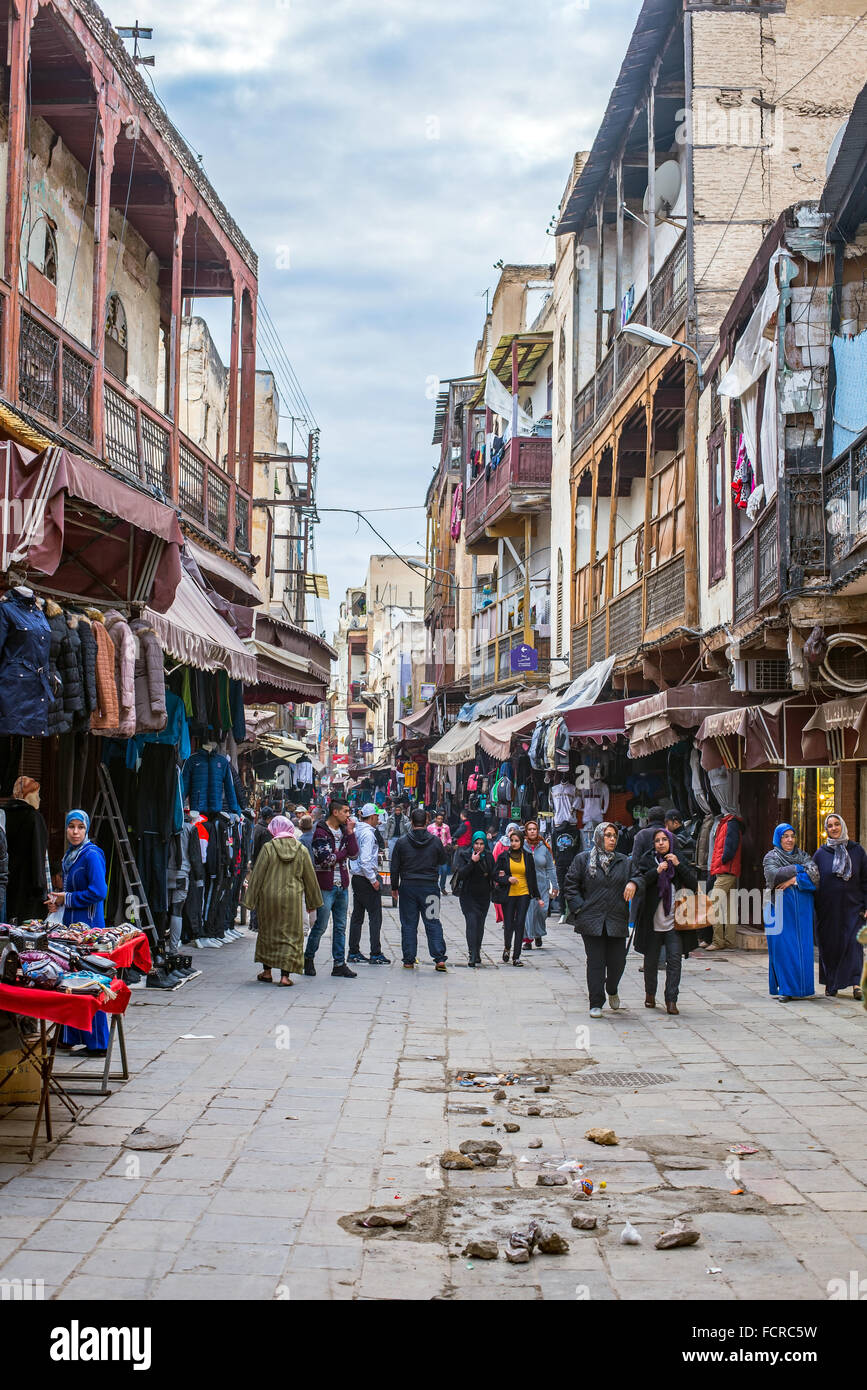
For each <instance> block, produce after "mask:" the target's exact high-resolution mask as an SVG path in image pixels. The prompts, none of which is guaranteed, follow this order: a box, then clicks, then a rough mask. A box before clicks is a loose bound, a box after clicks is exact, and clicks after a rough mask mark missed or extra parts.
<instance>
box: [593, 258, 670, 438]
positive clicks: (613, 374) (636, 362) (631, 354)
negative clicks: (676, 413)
mask: <svg viewBox="0 0 867 1390" xmlns="http://www.w3.org/2000/svg"><path fill="white" fill-rule="evenodd" d="M686 291H687V284H686V239H685V237H681V239H680V241H679V242H678V243H677V245H676V246H675V248H674V250H673V251H672V252H671V254H670V255H669V256H668V258H667V259H666V261H665V263H664V264H663V266H662V268H661V269H660V271H659V273H658V274H657V275H656V276H655V277H654V279H653V282H652V284H651V287H650V308H648V296H647V295H646V294H644V295H642V297H641V299H639V301H638V303H637V304H636V305H635V308H634V309H633V311H632V314H631V315H630V318H631V319H632V321H633V322H635V323H646V324H651V325H652V327H653V328H658V329H659V330H660V332H663V333H671V332H672V330H674V329H676V328H677V321H678V319H680V318H682V316H683V313H684V310H685V305H686ZM650 351H651V347H650V344H649V343H638V342H631V341H630V339H629V338H625V337H623V335H622V334H618V336H617V337H616V338H615V340H614V342H613V343H612V345H611V347H610V348H609V349H608V352H607V353H606V354H605V356H604V357H603V359H602V361H601V362H600V364H599V367H598V368H597V370H596V372H595V373H594V375H593V376H592V377H591V378H590V380H589V381H588V382H586V383H585V385H584V386H582V388H581V390H580V391H579V392H578V393H577V395H576V397H575V403H574V407H573V425H572V441H573V447H574V446H576V445H580V444H581V442H582V441H583V440H585V438H586V436H587V435H588V434H589V432H590V430H591V428H592V426H593V425H595V424H597V423H598V422H601V420H602V417H603V416H604V415H605V414H606V412H607V411H608V410H609V407H611V406H612V405H613V404H614V403H615V401H616V400H617V399H619V397H620V396H621V394H622V393H623V392H624V391H626V390H627V389H628V388H629V387H631V386H632V385H634V383H635V381H636V379H637V377H638V375H639V372H640V370H641V369H643V367H644V366H645V364H646V359H647V356H648V353H649V352H650Z"/></svg>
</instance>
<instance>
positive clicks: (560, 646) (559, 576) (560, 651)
mask: <svg viewBox="0 0 867 1390" xmlns="http://www.w3.org/2000/svg"><path fill="white" fill-rule="evenodd" d="M555 655H556V656H562V655H563V551H562V550H558V551H557V650H556V653H555Z"/></svg>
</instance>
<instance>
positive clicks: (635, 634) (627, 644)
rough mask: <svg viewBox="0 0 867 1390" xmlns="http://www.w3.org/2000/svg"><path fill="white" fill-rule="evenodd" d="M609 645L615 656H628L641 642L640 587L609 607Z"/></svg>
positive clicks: (616, 600)
mask: <svg viewBox="0 0 867 1390" xmlns="http://www.w3.org/2000/svg"><path fill="white" fill-rule="evenodd" d="M609 622H610V627H609V631H608V638H609V645H610V647H611V652H612V654H613V655H615V656H628V655H629V654H630V653H631V652H634V651H635V650H636V649H637V647H638V644H639V642H640V641H641V586H640V585H639V586H638V587H637V588H635V589H633V590H632V592H631V593H628V594H624V595H623V597H622V598H618V599H615V601H614V602H613V603H612V605H611V616H610V619H609Z"/></svg>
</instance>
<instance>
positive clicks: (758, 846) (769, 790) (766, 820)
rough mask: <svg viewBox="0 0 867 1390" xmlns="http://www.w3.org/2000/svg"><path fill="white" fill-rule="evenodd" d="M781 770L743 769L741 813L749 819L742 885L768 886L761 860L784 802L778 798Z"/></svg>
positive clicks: (778, 819) (747, 886) (765, 852)
mask: <svg viewBox="0 0 867 1390" xmlns="http://www.w3.org/2000/svg"><path fill="white" fill-rule="evenodd" d="M779 791H780V777H779V773H778V772H741V775H740V779H739V801H740V813H741V816H742V817H743V819H744V821H745V822H746V827H745V829H744V849H743V855H742V858H741V877H740V884H739V886H740V887H741V888H759V889H763V888H764V886H765V872H764V869H763V867H762V861H763V859H764V857H765V855H766V854H767V852H768V850H769V849H770V848H771V845H772V844H773V839H774V829H775V827H776V826H777V825H778V824H779V821H780V815H781V813H782V812H784V811H785V802H783V803H782V805H781V803H780V801H779Z"/></svg>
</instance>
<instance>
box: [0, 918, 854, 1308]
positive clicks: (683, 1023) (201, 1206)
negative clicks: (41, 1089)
mask: <svg viewBox="0 0 867 1390" xmlns="http://www.w3.org/2000/svg"><path fill="white" fill-rule="evenodd" d="M444 919H445V922H446V929H447V939H448V942H449V952H450V970H449V973H448V974H447V975H446V976H438V975H437V974H435V972H434V970H433V967H432V965H431V964H430V963H426V964H424V965H423V966H422V967H421V968H419V969H418V970H416V971H415V973H414V974H412V975H410V973H409V972H405V971H403V970H401V968H400V965H399V955H400V953H399V949H398V931H397V922H396V914H395V913H393V912H392V911H390V910H389V911H387V912H386V928H385V942H386V945H385V950H386V954H387V955H389V956H391V957H392V959H393V961H394V962H395V964H393V965H392V966H391V968H390V969H386V968H384V967H383V968H376V967H371V966H359V967H357V969H358V972H359V977H358V979H357V980H356V981H346V980H332V979H331V977H330V961H329V960H328V959H327V958H326V957H325V956H324V955H323V953H322V951H321V950H320V957H321V959H320V973H319V975H318V977H317V978H316V979H315V980H307V979H302V980H297V981H296V985H295V988H294V989H293V990H292V991H291V993H290V992H289V991H286V990H280V989H278V988H277V987H273V988H270V989H268V988H266V987H264V986H262V985H260V984H257V983H256V982H255V972H254V969H253V960H252V957H253V942H252V938H248V939H246V940H242V941H239V942H237V943H235V944H234V945H230V946H226V947H224V948H223V950H222V951H220V952H217V951H209V952H207V953H206V952H202V953H201V956H202V957H204V960H203V962H202V963H203V967H204V973H203V975H202V976H201V977H200V978H199V979H198V980H196V981H193V982H192V983H191V984H190V985H189V986H187V987H186V988H185V989H183V990H181V991H180V992H179V993H177V994H175V995H171V996H168V997H167V996H165V995H161V994H159V993H157V992H155V991H151V992H145V991H137V992H136V993H135V994H134V996H133V999H134V1002H133V1005H132V1007H131V1009H130V1011H129V1014H128V1040H129V1050H130V1059H131V1065H132V1070H133V1078H132V1080H130V1081H129V1082H128V1083H127V1084H126V1085H119V1086H117V1087H116V1088H115V1090H114V1093H113V1094H112V1095H111V1096H110V1097H109V1098H107V1099H104V1100H102V1101H100V1102H95V1103H91V1102H87V1109H86V1110H85V1112H84V1113H83V1115H82V1118H81V1120H80V1121H79V1123H78V1124H77V1125H76V1126H75V1127H74V1128H68V1127H62V1128H61V1133H63V1136H64V1137H62V1138H61V1140H60V1142H58V1143H55V1145H54V1146H53V1147H51V1148H49V1149H47V1150H46V1149H45V1147H42V1148H40V1149H39V1150H38V1152H37V1161H35V1162H34V1163H33V1164H28V1163H27V1161H26V1155H25V1154H24V1153H23V1152H22V1150H21V1147H20V1146H21V1143H22V1138H23V1136H24V1135H26V1134H29V1132H30V1128H31V1126H32V1121H33V1110H32V1108H30V1107H27V1108H21V1109H18V1110H17V1111H13V1112H11V1113H10V1112H4V1118H2V1119H0V1146H2V1147H0V1182H2V1184H3V1217H2V1223H0V1260H2V1265H0V1278H2V1279H9V1278H30V1279H42V1280H44V1282H45V1286H46V1296H47V1297H53V1298H57V1299H91V1298H93V1299H95V1298H101V1297H105V1296H111V1297H120V1298H124V1299H199V1298H220V1297H229V1296H231V1297H233V1298H242V1299H275V1298H292V1299H302V1298H323V1299H331V1298H341V1299H342V1298H346V1299H355V1298H362V1299H430V1298H447V1299H486V1298H494V1297H496V1298H507V1299H531V1300H532V1299H539V1298H545V1299H575V1298H576V1297H577V1298H591V1299H618V1298H619V1299H640V1298H645V1297H648V1296H654V1295H659V1296H665V1297H667V1298H671V1297H690V1298H699V1299H711V1300H712V1299H723V1300H730V1299H753V1298H758V1299H779V1298H784V1297H794V1298H799V1299H823V1298H826V1297H827V1285H828V1281H829V1280H831V1279H834V1278H839V1279H844V1280H847V1281H848V1279H849V1274H850V1271H853V1270H854V1271H860V1272H862V1273H864V1272H867V1157H865V1148H864V1134H865V1119H867V1114H865V1112H867V1089H865V1078H867V1054H865V1046H864V1043H865V1037H867V1016H865V1013H864V1011H863V1010H862V1008H861V1007H860V1006H859V1005H857V1004H855V1003H854V1002H853V1001H852V999H851V998H842V997H840V998H838V999H836V1000H831V999H826V998H825V997H824V995H822V994H817V996H816V997H815V998H814V999H812V1000H808V1001H803V1002H800V1003H792V1004H789V1005H781V1004H779V1003H777V1002H776V1001H775V1000H773V999H771V998H769V996H768V994H767V984H766V972H767V957H766V956H765V955H763V954H760V953H758V952H732V953H728V954H727V955H726V956H710V957H705V956H704V955H703V954H702V953H699V955H698V957H693V958H692V959H691V960H690V961H688V962H687V964H686V967H685V972H684V986H683V991H682V995H681V1006H682V1010H683V1012H682V1014H681V1016H680V1017H679V1018H676V1019H672V1018H668V1017H667V1016H666V1015H665V1013H664V1012H662V1011H660V1010H657V1011H656V1012H655V1013H653V1012H650V1011H648V1010H645V1008H644V1007H643V988H642V978H641V976H640V974H639V973H638V967H639V965H640V963H641V962H640V958H636V957H634V956H632V955H631V956H630V958H629V964H628V970H627V976H626V978H625V980H624V983H623V987H622V990H621V995H622V998H623V1000H624V1004H625V1006H626V1007H624V1009H623V1010H622V1011H621V1012H620V1013H619V1014H617V1015H609V1014H608V1011H607V1010H606V1017H604V1018H603V1019H602V1020H601V1021H599V1022H594V1023H590V1020H589V1017H588V1013H587V1005H586V995H585V991H584V988H583V948H582V946H581V943H580V941H579V940H578V938H577V937H576V936H575V935H574V934H573V933H572V931H571V930H570V929H568V928H559V927H556V926H555V927H553V928H552V929H551V930H550V931H549V936H548V940H547V943H546V945H545V948H544V949H543V950H537V951H534V952H533V953H532V959H528V961H527V966H526V968H525V969H523V970H520V971H515V970H514V969H513V968H512V967H511V966H505V965H503V964H502V963H501V961H500V955H499V951H498V950H496V947H497V944H498V941H499V933H498V932H497V931H496V930H495V929H494V928H493V927H492V926H489V928H488V932H487V937H486V946H487V950H486V952H485V957H484V960H485V968H484V969H481V970H476V971H470V970H468V969H466V968H465V965H464V961H465V958H466V953H465V950H464V948H463V941H462V926H461V921H460V917H459V912H458V908H457V904H456V903H454V902H453V900H452V899H447V900H446V901H445V905H444ZM196 963H197V964H199V963H200V962H199V959H198V958H197V961H196ZM588 1026H589V1038H588V1037H587V1036H585V1035H583V1034H582V1033H581V1031H580V1030H581V1029H583V1028H587V1027H588ZM287 1028H288V1030H289V1031H288V1032H287V1031H286V1029H287ZM576 1030H579V1031H577V1032H576ZM183 1034H198V1035H208V1034H212V1035H213V1039H210V1038H207V1037H205V1038H201V1037H200V1038H198V1039H195V1038H184V1037H183V1036H182V1035H183ZM64 1065H68V1064H67V1063H66V1062H65V1060H64ZM91 1066H92V1063H91ZM467 1069H470V1070H474V1071H479V1072H483V1071H487V1070H496V1071H498V1072H501V1071H506V1070H525V1071H527V1072H529V1073H531V1074H532V1075H533V1076H537V1077H539V1078H541V1077H542V1076H543V1075H545V1076H547V1077H548V1078H549V1079H550V1090H549V1091H548V1092H546V1093H538V1094H537V1093H536V1092H535V1091H534V1086H533V1083H527V1084H524V1085H515V1086H513V1087H510V1088H509V1089H508V1090H507V1099H506V1100H505V1101H496V1100H495V1099H494V1097H493V1092H492V1091H486V1092H481V1093H479V1092H476V1091H473V1090H472V1089H470V1088H467V1087H461V1086H460V1085H458V1084H457V1082H456V1080H455V1078H456V1076H457V1074H458V1073H464V1072H465V1071H466V1070H467ZM636 1069H642V1070H646V1071H648V1072H651V1073H653V1074H654V1075H655V1076H656V1077H657V1078H663V1079H661V1080H658V1082H657V1084H653V1085H642V1086H639V1087H636V1084H635V1082H634V1080H633V1081H631V1082H630V1083H629V1084H627V1085H626V1086H624V1087H618V1086H616V1085H614V1084H613V1083H614V1082H615V1081H616V1080H617V1078H616V1077H611V1076H610V1074H611V1073H623V1072H634V1071H635V1070H636ZM595 1073H604V1074H608V1075H609V1084H608V1085H595V1084H592V1079H593V1076H594V1074H595ZM540 1084H541V1083H540ZM533 1105H538V1107H539V1108H540V1110H541V1114H540V1115H539V1116H528V1114H527V1111H528V1108H530V1107H532V1106H533ZM483 1120H492V1121H493V1122H494V1127H483V1126H482V1121H483ZM505 1122H509V1123H515V1124H518V1125H520V1129H519V1131H518V1132H516V1133H513V1134H509V1133H506V1132H505V1130H504V1128H503V1126H504V1123H505ZM595 1125H604V1126H611V1127H613V1128H614V1129H615V1131H616V1133H617V1135H618V1137H619V1139H620V1144H619V1146H618V1147H616V1148H607V1149H604V1148H600V1147H598V1146H595V1145H593V1144H592V1143H590V1142H588V1141H587V1140H586V1139H585V1138H584V1137H583V1136H584V1134H585V1131H586V1130H587V1129H589V1128H590V1127H591V1126H595ZM139 1126H145V1127H146V1129H147V1130H149V1131H151V1132H152V1133H155V1134H160V1135H164V1136H167V1138H169V1139H170V1140H171V1141H172V1142H173V1143H174V1144H175V1147H172V1148H171V1149H163V1150H162V1151H159V1152H140V1151H136V1152H133V1151H130V1150H129V1149H125V1148H124V1147H123V1145H124V1141H125V1140H126V1139H127V1138H128V1136H130V1134H131V1133H132V1131H133V1130H135V1129H136V1128H137V1127H139ZM491 1137H493V1138H495V1139H496V1140H497V1141H498V1142H499V1143H500V1144H501V1145H502V1154H501V1155H500V1159H499V1162H498V1164H497V1166H496V1167H494V1168H478V1169H475V1170H473V1171H469V1172H467V1171H450V1172H445V1171H443V1170H442V1169H441V1168H440V1166H439V1162H438V1160H439V1155H440V1153H441V1152H443V1151H444V1150H445V1149H447V1148H452V1149H457V1148H458V1146H459V1145H460V1144H461V1143H462V1142H463V1141H464V1140H467V1139H485V1138H491ZM533 1138H540V1139H541V1140H542V1141H543V1147H542V1148H541V1149H540V1148H531V1147H529V1146H528V1142H529V1140H531V1139H533ZM737 1143H748V1144H752V1145H754V1146H755V1147H756V1148H757V1149H758V1152H757V1153H755V1154H754V1155H751V1156H749V1157H746V1158H743V1159H741V1160H739V1162H740V1170H739V1173H738V1169H737V1164H736V1161H734V1160H733V1159H732V1157H731V1155H729V1153H728V1148H729V1146H730V1145H733V1144H737ZM552 1159H553V1160H555V1161H556V1163H562V1162H563V1161H564V1160H565V1159H576V1160H578V1161H579V1162H583V1163H585V1164H586V1165H587V1166H588V1170H589V1173H590V1176H591V1177H592V1178H593V1180H594V1181H595V1183H596V1191H595V1192H594V1194H593V1196H592V1197H591V1198H590V1199H589V1200H585V1201H577V1200H574V1199H573V1198H572V1195H571V1190H570V1189H569V1188H563V1187H549V1188H545V1187H537V1186H536V1178H537V1176H538V1174H539V1172H540V1165H541V1164H542V1163H544V1162H545V1161H549V1160H552ZM603 1181H604V1182H605V1183H606V1184H607V1186H606V1188H605V1189H604V1190H603V1189H602V1188H601V1187H600V1183H601V1182H603ZM737 1188H742V1189H743V1192H742V1193H741V1194H737V1195H736V1194H735V1192H734V1190H735V1189H737ZM373 1207H388V1208H389V1209H391V1210H397V1209H399V1208H403V1209H406V1210H407V1211H409V1212H411V1213H412V1216H411V1217H410V1219H409V1221H408V1224H407V1225H406V1227H405V1228H404V1229H402V1230H398V1231H390V1230H386V1231H382V1230H369V1231H365V1232H364V1233H363V1234H362V1233H360V1228H359V1227H358V1226H357V1225H356V1224H355V1221H354V1219H353V1218H354V1217H355V1216H356V1215H357V1214H359V1213H363V1212H366V1211H367V1210H368V1209H370V1208H373ZM576 1213H578V1214H580V1215H593V1216H596V1217H597V1218H598V1228H597V1230H596V1231H592V1232H584V1231H578V1230H572V1229H571V1225H570V1222H571V1218H572V1216H573V1215H575V1214H576ZM684 1215H688V1216H689V1217H691V1218H693V1220H694V1222H695V1224H696V1225H697V1227H698V1228H699V1230H700V1232H701V1240H700V1242H699V1243H698V1244H697V1245H696V1246H693V1247H691V1248H688V1249H676V1250H670V1251H665V1252H663V1251H657V1250H655V1249H654V1242H655V1240H656V1238H657V1236H658V1234H659V1233H660V1232H661V1231H662V1230H664V1229H667V1228H668V1227H669V1226H670V1225H671V1221H672V1219H673V1218H675V1217H677V1216H684ZM531 1217H537V1218H539V1219H545V1220H548V1221H549V1222H551V1223H553V1224H554V1225H555V1226H556V1229H557V1230H559V1231H561V1232H562V1233H563V1234H564V1235H565V1236H566V1238H567V1240H568V1241H569V1246H570V1248H569V1252H568V1254H565V1255H560V1256H555V1255H545V1254H539V1253H536V1254H535V1255H534V1256H533V1258H532V1260H531V1261H530V1263H529V1264H526V1265H511V1264H508V1263H507V1262H506V1261H505V1259H504V1257H503V1254H502V1249H503V1246H504V1244H505V1241H506V1240H507V1238H508V1235H509V1233H510V1231H512V1230H513V1229H516V1228H518V1227H522V1226H526V1224H527V1222H528V1220H529V1219H530V1218H531ZM627 1217H628V1218H629V1219H630V1220H631V1221H632V1223H633V1225H634V1226H635V1227H636V1228H637V1229H638V1231H639V1232H640V1233H641V1235H642V1237H643V1243H642V1245H641V1246H640V1247H626V1246H623V1245H621V1244H620V1242H619V1236H620V1231H621V1229H622V1227H623V1223H624V1220H625V1219H626V1218H627ZM472 1236H484V1237H493V1238H494V1239H496V1240H497V1241H498V1242H499V1244H500V1249H501V1254H500V1258H499V1259H498V1260H497V1261H496V1262H490V1263H486V1262H484V1261H482V1260H480V1259H467V1258H464V1257H461V1255H460V1251H461V1250H462V1249H463V1247H464V1245H465V1243H466V1240H467V1238H468V1237H472ZM711 1270H713V1271H715V1272H713V1273H711V1272H710V1271H711ZM717 1271H718V1272H717Z"/></svg>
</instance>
